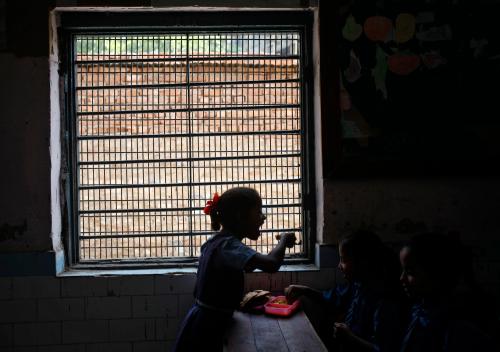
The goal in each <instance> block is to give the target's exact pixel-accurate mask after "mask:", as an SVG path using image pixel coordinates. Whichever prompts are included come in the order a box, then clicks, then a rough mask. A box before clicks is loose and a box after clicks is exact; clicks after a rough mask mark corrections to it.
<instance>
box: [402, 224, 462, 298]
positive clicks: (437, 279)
mask: <svg viewBox="0 0 500 352" xmlns="http://www.w3.org/2000/svg"><path fill="white" fill-rule="evenodd" d="M458 254H459V251H458V243H456V242H455V241H452V240H450V239H449V238H448V237H446V236H445V235H442V234H436V233H426V234H420V235H417V236H415V237H413V238H412V239H411V240H410V241H409V242H408V243H407V244H406V245H405V246H404V247H403V248H402V249H401V251H400V253H399V258H400V261H401V266H402V270H403V271H402V274H401V278H400V280H401V284H402V285H403V288H404V290H405V292H406V294H407V295H408V296H410V297H414V298H425V297H431V296H439V295H445V294H447V293H449V292H450V291H451V290H452V289H453V288H454V287H455V286H456V284H457V282H458V278H459V270H458V269H459V257H458Z"/></svg>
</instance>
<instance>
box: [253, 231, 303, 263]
mask: <svg viewBox="0 0 500 352" xmlns="http://www.w3.org/2000/svg"><path fill="white" fill-rule="evenodd" d="M295 241H296V237H295V234H294V233H292V232H289V233H284V234H283V235H281V239H280V241H279V242H278V244H277V245H276V247H274V248H273V250H272V251H271V252H270V253H269V254H267V255H266V254H260V253H257V254H255V255H254V256H252V258H250V259H249V260H248V263H247V265H246V267H245V270H247V271H252V270H255V269H260V270H262V271H265V272H267V273H274V272H276V271H278V270H279V268H280V266H281V264H282V263H283V258H284V257H285V250H286V248H287V247H288V248H291V247H293V246H294V245H295Z"/></svg>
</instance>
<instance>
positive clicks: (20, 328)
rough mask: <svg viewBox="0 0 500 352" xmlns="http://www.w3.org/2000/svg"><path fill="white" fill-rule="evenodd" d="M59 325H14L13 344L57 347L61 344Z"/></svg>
mask: <svg viewBox="0 0 500 352" xmlns="http://www.w3.org/2000/svg"><path fill="white" fill-rule="evenodd" d="M61 341H62V340H61V323H60V322H57V323H25V324H15V325H14V344H15V345H16V346H26V345H35V346H42V345H57V344H60V343H61Z"/></svg>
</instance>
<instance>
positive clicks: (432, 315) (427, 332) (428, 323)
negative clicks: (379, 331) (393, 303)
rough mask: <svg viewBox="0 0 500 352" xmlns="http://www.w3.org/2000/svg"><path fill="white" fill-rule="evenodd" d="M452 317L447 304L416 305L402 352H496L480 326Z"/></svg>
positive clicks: (412, 311)
mask: <svg viewBox="0 0 500 352" xmlns="http://www.w3.org/2000/svg"><path fill="white" fill-rule="evenodd" d="M451 317H452V314H451V308H450V306H449V304H448V302H445V301H444V300H440V301H431V300H427V301H422V302H420V303H418V304H414V305H413V307H412V310H411V319H410V323H409V325H408V328H407V330H406V334H405V336H404V338H403V341H402V345H401V352H420V351H422V352H462V351H463V352H474V351H481V352H486V351H496V349H495V348H494V344H493V340H492V339H491V338H490V337H489V336H488V335H487V334H485V333H484V332H483V331H481V330H480V329H479V328H478V327H477V326H475V325H474V324H472V323H470V322H467V321H465V320H458V319H452V318H451Z"/></svg>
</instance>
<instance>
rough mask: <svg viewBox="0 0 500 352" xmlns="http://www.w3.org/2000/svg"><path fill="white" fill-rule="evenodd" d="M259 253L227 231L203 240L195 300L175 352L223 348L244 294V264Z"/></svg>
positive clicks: (220, 349) (183, 324)
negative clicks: (229, 327)
mask: <svg viewBox="0 0 500 352" xmlns="http://www.w3.org/2000/svg"><path fill="white" fill-rule="evenodd" d="M256 253H257V252H256V251H255V250H253V249H251V248H249V247H247V246H246V245H244V244H243V243H242V242H241V241H240V240H239V239H238V238H237V237H235V236H233V235H231V234H228V233H219V234H217V235H215V236H213V237H211V238H210V239H209V240H208V241H207V242H205V243H204V244H203V246H202V247H201V256H200V259H199V265H198V272H197V278H196V287H195V291H194V297H195V304H194V305H193V307H192V308H191V309H190V310H189V312H188V314H187V315H186V317H185V318H184V321H183V322H182V324H181V327H180V332H179V335H178V337H177V340H176V342H175V344H174V348H173V351H174V352H196V351H214V352H217V351H222V346H223V338H224V334H225V332H226V329H227V327H228V325H229V324H230V323H231V320H232V315H233V312H234V310H235V309H236V308H238V306H239V303H240V301H241V299H242V297H243V290H244V287H243V286H244V268H245V266H246V264H247V263H248V260H249V259H250V258H252V257H253V256H254V255H255V254H256Z"/></svg>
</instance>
